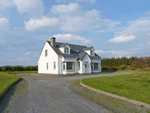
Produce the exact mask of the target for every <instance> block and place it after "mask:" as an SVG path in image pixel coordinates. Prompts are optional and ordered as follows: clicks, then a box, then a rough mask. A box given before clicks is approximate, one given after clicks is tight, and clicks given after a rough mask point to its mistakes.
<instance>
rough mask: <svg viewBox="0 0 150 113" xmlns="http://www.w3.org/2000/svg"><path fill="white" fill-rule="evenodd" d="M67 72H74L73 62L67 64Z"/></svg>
mask: <svg viewBox="0 0 150 113" xmlns="http://www.w3.org/2000/svg"><path fill="white" fill-rule="evenodd" d="M66 65H67V70H74V63H73V62H67V63H66Z"/></svg>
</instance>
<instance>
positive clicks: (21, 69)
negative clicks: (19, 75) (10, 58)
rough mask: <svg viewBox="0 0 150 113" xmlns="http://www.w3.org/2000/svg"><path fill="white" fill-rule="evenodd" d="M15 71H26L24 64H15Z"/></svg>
mask: <svg viewBox="0 0 150 113" xmlns="http://www.w3.org/2000/svg"><path fill="white" fill-rule="evenodd" d="M12 68H13V71H16V70H17V71H24V68H23V67H22V66H13V67H12Z"/></svg>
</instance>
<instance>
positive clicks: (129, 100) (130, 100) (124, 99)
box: [79, 80, 150, 109]
mask: <svg viewBox="0 0 150 113" xmlns="http://www.w3.org/2000/svg"><path fill="white" fill-rule="evenodd" d="M79 83H80V85H81V86H82V87H85V88H87V89H90V90H92V91H95V92H97V93H100V94H104V95H106V96H110V97H113V98H116V99H120V100H123V101H126V102H129V103H132V104H135V105H138V106H141V107H145V108H147V109H150V104H146V103H143V102H140V101H136V100H133V99H129V98H125V97H121V96H118V95H115V94H111V93H108V92H104V91H101V90H98V89H95V88H92V87H89V86H86V85H84V84H83V83H82V80H80V82H79Z"/></svg>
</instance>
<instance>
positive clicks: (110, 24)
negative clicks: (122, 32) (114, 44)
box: [104, 18, 121, 28]
mask: <svg viewBox="0 0 150 113" xmlns="http://www.w3.org/2000/svg"><path fill="white" fill-rule="evenodd" d="M120 24H121V22H119V21H112V20H110V19H107V18H106V19H104V25H105V26H106V27H111V28H112V27H115V26H117V25H120Z"/></svg>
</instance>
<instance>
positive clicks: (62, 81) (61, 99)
mask: <svg viewBox="0 0 150 113" xmlns="http://www.w3.org/2000/svg"><path fill="white" fill-rule="evenodd" d="M117 74H128V73H127V72H124V73H123V72H121V73H120V72H119V73H109V74H102V73H101V74H94V75H77V76H65V77H56V78H45V77H41V78H39V77H28V76H25V74H18V76H21V77H22V78H24V79H25V80H23V81H22V82H20V83H19V84H18V85H17V86H15V87H13V88H12V90H11V91H10V92H9V93H8V95H6V97H5V98H4V100H3V101H2V103H1V105H0V113H111V112H112V111H110V110H108V109H106V108H104V107H102V106H99V105H97V104H96V103H93V102H91V101H90V100H88V99H86V98H84V97H82V96H80V95H77V94H75V93H74V92H73V91H72V90H71V89H70V88H69V87H68V86H69V84H70V82H71V81H73V80H77V79H82V78H89V77H98V76H110V75H117Z"/></svg>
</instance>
